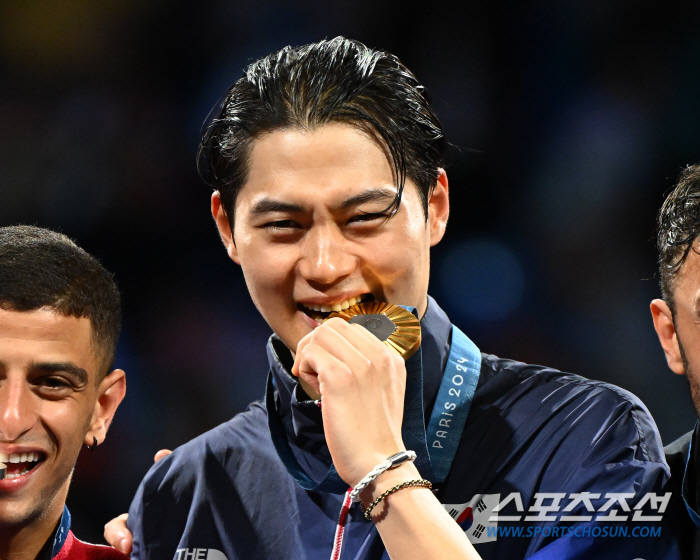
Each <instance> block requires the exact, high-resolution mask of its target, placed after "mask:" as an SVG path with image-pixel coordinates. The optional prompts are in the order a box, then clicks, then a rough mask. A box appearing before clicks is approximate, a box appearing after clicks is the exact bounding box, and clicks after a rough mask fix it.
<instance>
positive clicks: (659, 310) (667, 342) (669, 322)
mask: <svg viewBox="0 0 700 560" xmlns="http://www.w3.org/2000/svg"><path fill="white" fill-rule="evenodd" d="M698 250H700V244H699V243H698V241H695V243H694V244H693V249H691V250H690V251H689V252H688V256H687V258H686V260H685V262H684V263H683V265H682V266H681V269H680V270H679V272H678V275H677V277H676V280H675V283H674V286H673V302H674V305H675V316H673V317H672V316H671V311H670V309H669V308H668V306H667V305H666V303H665V302H664V301H662V300H654V301H653V302H652V303H651V310H652V315H653V317H654V327H655V328H656V332H657V334H658V336H659V341H660V342H661V345H662V347H663V348H664V352H665V354H666V361H667V362H668V365H669V367H670V368H671V370H672V371H673V372H674V373H677V374H685V375H686V376H687V377H688V382H689V383H690V389H691V392H692V396H693V402H694V404H695V408H696V410H697V411H698V414H700V255H698V253H697V252H696V251H698Z"/></svg>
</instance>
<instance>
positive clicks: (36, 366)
mask: <svg viewBox="0 0 700 560" xmlns="http://www.w3.org/2000/svg"><path fill="white" fill-rule="evenodd" d="M31 369H32V371H45V372H47V373H51V372H56V371H63V372H65V373H69V374H71V375H73V376H74V377H75V378H77V380H78V381H79V382H80V383H87V382H88V374H87V371H85V370H84V369H83V368H81V367H78V366H76V365H75V364H74V363H71V362H39V363H36V362H34V363H32V364H31Z"/></svg>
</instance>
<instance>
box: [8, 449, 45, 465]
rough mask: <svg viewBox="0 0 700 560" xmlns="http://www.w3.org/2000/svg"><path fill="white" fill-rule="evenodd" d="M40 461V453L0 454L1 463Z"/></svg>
mask: <svg viewBox="0 0 700 560" xmlns="http://www.w3.org/2000/svg"><path fill="white" fill-rule="evenodd" d="M38 460H39V453H38V452H37V451H32V452H30V453H10V454H9V455H7V453H0V463H34V462H36V461H38Z"/></svg>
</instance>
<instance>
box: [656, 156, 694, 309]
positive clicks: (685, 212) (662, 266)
mask: <svg viewBox="0 0 700 560" xmlns="http://www.w3.org/2000/svg"><path fill="white" fill-rule="evenodd" d="M698 236H700V165H689V166H688V167H686V168H685V169H684V170H683V172H682V173H681V175H680V177H679V178H678V183H677V184H676V186H675V188H674V189H673V191H672V192H671V194H669V195H668V197H667V198H666V200H665V201H664V204H663V206H662V207H661V210H660V211H659V216H658V219H657V235H656V246H657V248H658V250H659V275H660V279H661V293H662V294H663V297H664V300H665V301H666V303H668V305H669V307H670V308H671V311H672V312H673V313H675V306H674V303H673V289H674V281H675V279H676V276H677V275H678V271H679V270H680V269H681V266H683V263H684V262H685V259H686V258H687V256H688V253H689V252H690V251H691V250H693V243H694V242H695V240H696V239H697V238H698Z"/></svg>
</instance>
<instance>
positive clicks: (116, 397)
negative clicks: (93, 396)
mask: <svg viewBox="0 0 700 560" xmlns="http://www.w3.org/2000/svg"><path fill="white" fill-rule="evenodd" d="M125 394H126V375H125V374H124V371H123V370H121V369H115V370H114V371H113V372H112V373H110V374H109V375H107V376H105V378H104V379H103V380H102V381H101V382H100V385H99V387H98V388H97V401H96V402H95V408H94V410H93V411H92V419H91V421H90V429H89V430H88V431H87V433H86V434H85V445H93V443H94V442H93V437H96V438H97V441H98V443H102V442H103V441H104V439H105V436H106V435H107V429H108V428H109V425H110V424H111V423H112V418H114V413H115V412H116V411H117V407H118V406H119V403H121V402H122V399H123V398H124V395H125Z"/></svg>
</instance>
